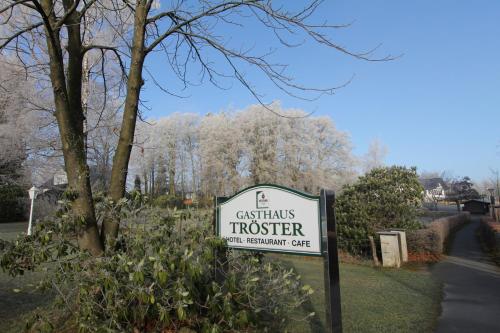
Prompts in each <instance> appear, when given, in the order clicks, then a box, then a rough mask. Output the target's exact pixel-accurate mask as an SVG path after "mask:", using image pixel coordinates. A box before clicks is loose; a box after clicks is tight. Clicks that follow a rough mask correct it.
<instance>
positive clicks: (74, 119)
mask: <svg viewBox="0 0 500 333" xmlns="http://www.w3.org/2000/svg"><path fill="white" fill-rule="evenodd" d="M41 4H42V7H43V8H44V11H45V12H46V13H49V14H48V20H49V21H52V22H53V21H54V20H55V16H54V12H53V7H52V3H51V1H50V0H43V1H42V3H41ZM64 4H65V7H66V6H70V5H71V4H72V3H71V2H69V1H65V2H64ZM69 23H70V24H68V45H67V49H68V67H67V69H66V73H67V74H66V76H65V69H64V62H63V55H62V49H61V44H60V39H59V38H60V30H59V29H57V30H50V31H49V30H48V29H47V27H46V39H47V49H48V53H49V57H50V80H51V83H52V88H53V93H54V104H55V108H56V112H55V116H56V119H57V123H58V126H59V133H60V136H61V142H62V150H63V154H64V164H65V167H66V172H67V174H68V186H69V190H70V191H72V192H73V193H74V194H75V199H74V201H73V205H72V208H73V212H74V214H75V215H76V216H77V217H78V218H81V219H82V221H83V224H82V230H80V232H79V233H78V245H79V247H80V248H81V249H84V250H88V251H89V252H91V253H92V254H93V255H99V254H100V253H102V251H103V246H102V243H101V242H100V239H99V231H98V227H97V221H96V217H95V211H94V204H93V199H92V190H91V187H90V175H89V168H88V166H87V161H86V155H85V140H84V133H83V121H84V119H83V118H84V117H83V109H82V104H81V87H82V86H81V83H82V54H83V53H82V45H81V40H80V25H79V21H78V19H77V17H76V15H75V14H72V15H71V16H70V17H69ZM71 23H73V24H71Z"/></svg>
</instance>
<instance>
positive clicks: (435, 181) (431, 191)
mask: <svg viewBox="0 0 500 333" xmlns="http://www.w3.org/2000/svg"><path fill="white" fill-rule="evenodd" d="M420 183H421V184H422V186H423V188H424V200H425V201H428V202H430V201H431V202H435V201H440V200H444V199H446V191H448V189H449V186H448V184H446V182H445V181H444V180H443V178H440V177H438V178H427V179H420Z"/></svg>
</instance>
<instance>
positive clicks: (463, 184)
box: [447, 176, 480, 211]
mask: <svg viewBox="0 0 500 333" xmlns="http://www.w3.org/2000/svg"><path fill="white" fill-rule="evenodd" d="M473 186H474V184H473V183H472V181H471V179H470V178H469V177H467V176H466V177H463V178H462V179H458V180H454V181H452V182H451V183H450V189H449V191H448V195H447V197H448V200H450V201H453V202H455V204H456V205H457V210H458V211H460V204H461V202H462V201H464V200H470V199H478V198H479V197H480V195H479V193H478V192H477V190H476V189H474V188H473Z"/></svg>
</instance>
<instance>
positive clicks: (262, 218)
mask: <svg viewBox="0 0 500 333" xmlns="http://www.w3.org/2000/svg"><path fill="white" fill-rule="evenodd" d="M221 201H222V200H221ZM217 235H218V236H219V237H221V238H224V239H225V240H226V241H227V245H228V246H229V247H231V248H237V249H247V250H258V251H274V252H286V253H300V254H306V255H321V227H320V215H319V197H316V196H311V195H308V194H305V193H301V192H297V191H294V190H292V189H287V188H284V187H279V186H276V185H257V186H253V187H250V188H247V189H245V190H243V191H241V192H239V193H237V194H236V195H234V196H233V197H231V198H229V199H228V200H226V201H224V202H218V207H217Z"/></svg>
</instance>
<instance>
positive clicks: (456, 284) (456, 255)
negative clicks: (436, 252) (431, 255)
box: [433, 216, 500, 333]
mask: <svg viewBox="0 0 500 333" xmlns="http://www.w3.org/2000/svg"><path fill="white" fill-rule="evenodd" d="M479 221H480V217H478V216H472V222H471V223H469V224H468V225H466V226H464V227H463V228H462V229H460V230H459V231H458V232H457V233H456V235H455V237H454V239H453V243H452V246H451V249H450V253H449V256H447V257H446V258H445V259H444V260H443V261H442V262H440V263H438V264H436V265H435V266H434V268H433V274H434V276H436V277H437V278H438V279H440V280H441V281H442V282H443V284H444V294H443V300H442V303H441V306H442V314H441V316H440V317H439V319H438V325H437V330H436V332H438V333H444V332H446V333H448V332H477V333H488V332H492V333H493V332H495V333H498V332H500V268H499V267H498V266H496V265H494V264H493V263H492V262H491V261H490V260H489V258H488V256H487V255H486V254H484V253H483V252H482V250H481V247H480V245H479V242H478V240H477V236H476V230H477V228H478V227H479Z"/></svg>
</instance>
